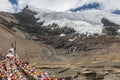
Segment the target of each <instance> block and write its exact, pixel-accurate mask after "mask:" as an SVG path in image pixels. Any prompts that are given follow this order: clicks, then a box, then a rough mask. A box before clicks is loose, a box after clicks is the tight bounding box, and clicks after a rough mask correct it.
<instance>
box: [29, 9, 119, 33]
mask: <svg viewBox="0 0 120 80" xmlns="http://www.w3.org/2000/svg"><path fill="white" fill-rule="evenodd" d="M29 9H31V10H32V11H35V12H36V13H37V15H35V17H36V18H40V19H39V20H38V21H37V22H42V21H44V24H43V25H44V26H46V25H51V24H53V23H56V24H58V25H59V26H60V27H65V26H66V27H70V28H73V29H74V30H76V31H77V32H78V33H80V34H86V33H88V34H95V33H97V34H102V29H103V23H102V22H101V20H102V18H106V19H108V20H109V21H111V22H114V23H116V24H119V25H120V15H115V14H111V13H108V12H103V11H101V10H87V11H80V12H54V11H50V10H46V9H41V10H40V9H35V8H33V7H29Z"/></svg>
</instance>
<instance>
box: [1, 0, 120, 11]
mask: <svg viewBox="0 0 120 80" xmlns="http://www.w3.org/2000/svg"><path fill="white" fill-rule="evenodd" d="M92 3H98V4H99V5H100V9H101V10H103V11H106V12H115V13H116V10H117V11H119V10H120V5H119V3H120V0H0V11H7V12H14V11H16V9H17V11H21V10H22V9H23V8H24V7H25V6H26V5H30V6H33V7H36V8H42V9H43V8H44V9H50V10H53V11H57V12H61V11H62V12H64V11H67V10H70V9H75V8H78V7H79V8H81V9H82V8H83V10H84V7H85V6H86V5H89V4H92ZM93 7H94V6H93ZM87 9H89V6H88V8H87ZM87 9H86V10H87ZM95 9H96V8H95ZM117 13H118V12H117Z"/></svg>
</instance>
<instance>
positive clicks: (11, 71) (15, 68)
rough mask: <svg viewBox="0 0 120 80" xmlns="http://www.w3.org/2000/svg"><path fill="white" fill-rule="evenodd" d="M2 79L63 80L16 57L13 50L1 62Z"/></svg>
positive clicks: (0, 73) (0, 79)
mask: <svg viewBox="0 0 120 80" xmlns="http://www.w3.org/2000/svg"><path fill="white" fill-rule="evenodd" d="M0 80H63V79H62V78H55V76H52V75H50V74H48V73H47V72H43V71H41V70H40V69H39V68H36V67H35V66H30V64H29V63H26V62H25V61H24V60H21V59H19V58H16V56H14V54H13V51H12V50H11V51H10V52H9V53H8V54H7V55H6V56H5V59H4V60H2V61H1V62H0Z"/></svg>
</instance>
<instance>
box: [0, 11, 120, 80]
mask: <svg viewBox="0 0 120 80" xmlns="http://www.w3.org/2000/svg"><path fill="white" fill-rule="evenodd" d="M36 14H37V13H36V12H33V11H31V10H30V9H24V10H23V11H22V12H20V13H15V14H11V13H5V12H0V44H1V45H0V53H1V54H3V53H4V54H5V53H7V50H8V49H9V48H10V44H11V42H14V41H16V42H17V54H18V55H19V56H20V57H21V58H22V59H24V60H26V61H29V62H30V63H32V65H36V66H38V67H39V66H41V67H43V70H44V68H47V69H48V71H49V72H51V73H53V74H54V73H55V74H58V75H60V76H63V77H65V76H68V75H69V76H72V77H73V76H75V75H76V74H78V73H79V72H80V73H83V69H86V68H89V69H90V70H92V69H94V70H95V71H96V72H97V70H100V71H101V70H102V72H104V70H106V71H107V72H108V71H109V70H112V71H113V73H109V74H110V75H107V76H105V75H104V76H105V77H109V76H110V77H111V74H114V73H116V71H117V72H118V71H119V68H120V50H119V47H120V36H119V24H116V23H114V22H112V21H110V20H109V19H106V18H102V19H101V22H102V24H103V29H102V32H103V34H104V35H99V34H93V35H89V36H88V35H87V33H86V34H79V33H77V31H76V30H75V29H74V28H72V27H68V26H66V27H61V26H60V25H59V24H56V23H52V24H50V25H44V23H45V21H41V22H37V21H38V20H39V18H36V17H35V15H36ZM46 19H47V18H46ZM49 69H50V70H49ZM45 70H46V69H45ZM64 70H65V72H64ZM61 71H62V72H61ZM85 71H86V70H85ZM114 75H115V74H114ZM78 76H79V75H78ZM77 78H78V80H80V77H77ZM77 78H76V79H77ZM83 78H84V77H83ZM115 78H116V77H115ZM117 78H118V77H117ZM106 79H108V78H106ZM69 80H70V79H69ZM81 80H83V79H81ZM84 80H85V79H84ZM92 80H93V79H92ZM94 80H101V79H94ZM113 80H114V79H113Z"/></svg>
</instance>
